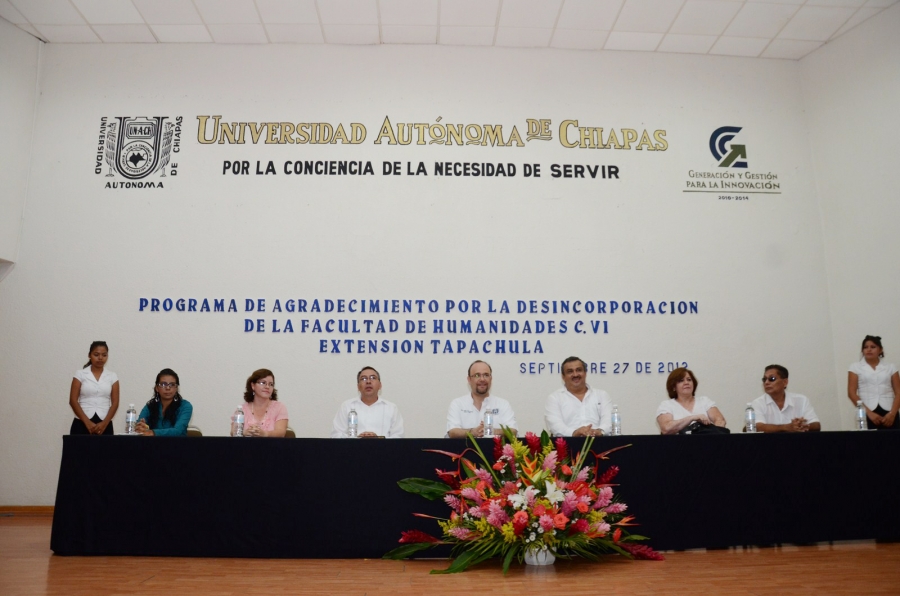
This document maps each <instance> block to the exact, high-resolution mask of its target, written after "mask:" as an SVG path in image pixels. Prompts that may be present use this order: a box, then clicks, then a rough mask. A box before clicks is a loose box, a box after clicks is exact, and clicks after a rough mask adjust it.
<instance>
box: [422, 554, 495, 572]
mask: <svg viewBox="0 0 900 596" xmlns="http://www.w3.org/2000/svg"><path fill="white" fill-rule="evenodd" d="M491 556H492V553H491V552H487V553H476V552H474V551H470V550H469V551H466V552H464V553H463V554H461V555H459V556H458V557H456V558H455V559H453V562H452V563H450V566H449V567H447V568H446V569H433V570H432V571H431V573H433V574H435V575H441V574H445V573H460V572H462V571H465V570H466V569H468V568H469V567H470V566H471V565H477V564H478V563H481V562H482V561H485V560H487V559H490V558H491Z"/></svg>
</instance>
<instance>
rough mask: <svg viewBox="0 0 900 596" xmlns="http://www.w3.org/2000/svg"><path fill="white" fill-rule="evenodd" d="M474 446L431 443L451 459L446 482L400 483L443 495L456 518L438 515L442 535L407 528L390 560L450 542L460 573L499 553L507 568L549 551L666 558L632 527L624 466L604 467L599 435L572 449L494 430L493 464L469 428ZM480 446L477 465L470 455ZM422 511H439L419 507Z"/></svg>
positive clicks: (419, 480)
mask: <svg viewBox="0 0 900 596" xmlns="http://www.w3.org/2000/svg"><path fill="white" fill-rule="evenodd" d="M469 440H470V442H471V443H472V445H473V446H472V447H468V448H466V449H465V450H464V451H463V452H462V453H460V454H454V453H450V452H447V451H440V450H435V449H427V450H426V451H431V452H433V453H441V454H444V455H447V456H449V457H451V458H452V460H453V461H454V462H456V464H457V468H456V470H455V471H452V470H451V471H444V470H437V475H438V477H439V478H440V479H441V481H440V482H438V481H434V480H427V479H424V478H406V479H404V480H401V481H400V482H398V485H399V486H400V488H402V489H403V490H405V491H407V492H411V493H414V494H418V495H421V496H423V497H425V498H427V499H430V500H436V499H442V500H443V501H444V502H445V503H446V504H447V505H448V506H449V507H450V517H449V518H447V519H444V518H434V519H437V520H438V525H439V526H440V528H441V533H442V537H441V538H437V537H434V536H431V535H429V534H427V533H425V532H422V531H419V530H410V531H408V532H403V533H402V536H401V538H400V543H401V546H399V547H398V548H395V549H394V550H392V551H390V552H388V553H386V554H385V555H384V558H386V559H405V558H407V557H409V556H411V555H413V554H415V553H417V552H419V551H423V550H425V549H428V548H431V547H433V546H437V545H439V544H450V545H452V546H453V550H452V553H451V556H452V557H453V561H452V562H451V564H450V566H449V567H448V568H447V569H445V570H434V571H432V573H457V572H460V571H465V570H466V569H467V568H469V567H470V566H472V565H476V564H478V563H480V562H482V561H485V560H487V559H490V558H492V557H502V559H503V572H504V573H506V572H507V570H508V569H509V566H510V564H511V563H512V561H513V560H517V561H519V562H521V561H522V560H523V559H524V558H525V557H526V555H530V556H534V555H540V554H546V553H547V552H548V551H549V552H550V553H553V554H554V555H555V556H558V557H561V558H572V557H575V556H579V557H584V558H586V559H590V560H594V561H596V560H598V559H599V557H600V555H603V554H611V553H618V554H621V555H624V556H626V557H629V558H635V559H656V560H661V559H662V558H663V557H662V555H660V554H659V553H657V552H656V551H654V550H653V549H652V548H650V547H648V546H645V545H643V544H639V542H640V541H643V540H646V538H645V537H643V536H639V535H636V534H631V533H629V532H628V531H627V530H626V529H625V528H626V527H628V526H633V525H635V524H633V523H632V521H633V519H634V517H633V516H631V515H626V514H625V511H626V509H627V506H626V505H625V503H623V502H622V501H621V500H619V499H618V498H617V497H616V495H615V494H614V492H613V487H615V486H618V485H616V484H612V480H613V479H614V478H615V476H616V474H617V473H618V472H619V468H618V467H617V466H608V467H607V468H606V469H605V470H603V471H602V473H601V471H600V469H599V468H600V464H601V462H602V461H604V460H607V459H608V458H607V455H609V454H610V453H612V452H613V451H617V450H618V449H622V448H623V447H617V448H615V449H610V450H609V451H605V452H603V453H599V454H598V453H594V452H593V451H591V450H590V448H591V446H592V444H593V441H594V439H593V437H589V438H587V439H586V440H585V442H584V445H583V447H582V449H581V451H580V452H579V453H577V454H575V455H574V457H573V456H572V455H571V452H570V450H569V445H568V443H567V442H566V440H565V439H564V438H557V439H556V440H555V441H552V440H551V439H550V436H549V435H548V434H547V433H546V432H543V433H541V436H540V437H538V436H537V435H535V434H533V433H527V434H526V435H525V442H524V443H523V442H522V441H520V440H519V439H517V438H516V437H515V436H513V435H512V434H511V433H510V432H509V431H508V429H505V428H504V429H503V435H502V436H495V437H494V453H493V456H494V462H493V463H490V462H489V461H488V459H487V458H486V457H485V455H484V453H483V452H482V450H481V448H480V447H479V445H478V443H477V442H476V441H475V440H474V438H473V437H472V435H469ZM468 453H474V454H476V455H477V456H478V459H480V460H481V464H480V465H478V464H476V463H473V461H471V460H469V459H467V458H466V455H467V454H468ZM413 515H416V516H418V517H432V516H428V515H424V514H413Z"/></svg>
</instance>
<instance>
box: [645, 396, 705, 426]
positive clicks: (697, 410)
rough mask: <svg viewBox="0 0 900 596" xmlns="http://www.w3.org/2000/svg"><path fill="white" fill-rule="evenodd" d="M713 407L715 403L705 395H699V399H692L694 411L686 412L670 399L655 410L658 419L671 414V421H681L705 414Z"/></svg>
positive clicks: (675, 400)
mask: <svg viewBox="0 0 900 596" xmlns="http://www.w3.org/2000/svg"><path fill="white" fill-rule="evenodd" d="M715 407H716V402H714V401H713V400H711V399H709V398H708V397H706V396H705V395H701V396H699V397H694V410H693V411H692V412H688V411H687V409H686V408H685V407H684V406H682V405H681V404H680V403H678V400H677V399H671V398H670V399H667V400H665V401H663V402H662V403H661V404H659V407H658V408H656V417H657V418H659V417H660V416H661V415H662V414H671V415H672V420H681V419H682V418H687V417H688V416H693V415H695V414H706V412H707V411H708V410H709V409H710V408H715Z"/></svg>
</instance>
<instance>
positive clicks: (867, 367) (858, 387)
mask: <svg viewBox="0 0 900 596" xmlns="http://www.w3.org/2000/svg"><path fill="white" fill-rule="evenodd" d="M862 356H863V357H862V359H861V360H860V361H859V362H854V363H853V364H851V365H850V370H849V372H848V373H847V395H848V396H849V397H850V401H852V402H853V404H854V405H856V402H858V401H860V400H862V402H863V405H864V406H865V408H866V416H867V417H868V420H866V424H867V425H868V427H869V428H870V429H871V428H875V429H878V430H900V417H898V416H897V411H898V410H900V375H898V374H897V367H896V366H894V365H893V364H888V363H886V362H883V361H882V360H883V358H884V348H882V346H881V338H880V337H878V336H877V335H867V336H866V338H865V339H864V340H863V343H862Z"/></svg>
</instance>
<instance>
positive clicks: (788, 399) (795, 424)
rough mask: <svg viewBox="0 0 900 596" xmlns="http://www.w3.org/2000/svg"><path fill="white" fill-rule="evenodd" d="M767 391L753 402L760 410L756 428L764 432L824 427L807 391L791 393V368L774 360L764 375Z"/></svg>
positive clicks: (795, 430)
mask: <svg viewBox="0 0 900 596" xmlns="http://www.w3.org/2000/svg"><path fill="white" fill-rule="evenodd" d="M762 381H763V389H764V390H765V392H766V393H765V394H764V395H761V396H759V397H757V398H756V399H754V400H753V402H752V403H751V404H750V405H752V406H753V410H754V411H755V412H756V430H758V431H759V432H764V433H782V432H786V433H788V432H794V433H796V432H808V431H818V430H822V425H821V424H819V417H818V416H816V412H815V410H813V408H812V404H810V403H809V399H807V397H806V396H805V395H800V394H799V393H788V392H787V391H785V389H787V386H788V369H786V368H785V367H783V366H781V365H780V364H770V365H769V366H767V367H766V372H765V374H764V375H763V379H762Z"/></svg>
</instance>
